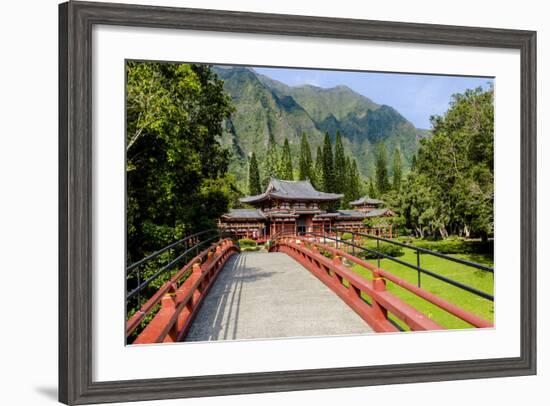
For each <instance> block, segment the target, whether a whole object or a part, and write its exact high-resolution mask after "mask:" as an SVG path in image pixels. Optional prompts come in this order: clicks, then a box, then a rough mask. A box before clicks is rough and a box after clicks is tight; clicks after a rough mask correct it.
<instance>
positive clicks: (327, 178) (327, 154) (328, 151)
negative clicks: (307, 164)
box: [323, 133, 335, 192]
mask: <svg viewBox="0 0 550 406" xmlns="http://www.w3.org/2000/svg"><path fill="white" fill-rule="evenodd" d="M334 183H335V182H334V161H333V158H332V145H331V143H330V138H329V136H328V133H325V140H324V143H323V191H324V192H334V189H335V188H334Z"/></svg>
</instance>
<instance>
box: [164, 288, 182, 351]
mask: <svg viewBox="0 0 550 406" xmlns="http://www.w3.org/2000/svg"><path fill="white" fill-rule="evenodd" d="M160 307H161V311H162V312H163V314H165V315H167V316H168V315H173V314H174V313H176V302H175V301H174V294H172V293H168V294H166V295H164V296H163V297H162V299H161V300H160ZM177 334H178V332H177V330H176V326H175V325H173V326H171V327H170V330H168V333H167V334H166V336H165V337H164V338H163V340H162V341H163V342H165V343H173V342H175V341H176V336H177Z"/></svg>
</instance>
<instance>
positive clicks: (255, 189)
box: [248, 152, 262, 196]
mask: <svg viewBox="0 0 550 406" xmlns="http://www.w3.org/2000/svg"><path fill="white" fill-rule="evenodd" d="M248 193H250V195H251V196H254V195H259V194H260V193H262V186H261V184H260V171H259V170H258V161H257V160H256V154H255V153H254V152H253V153H252V156H251V157H250V164H249V166H248Z"/></svg>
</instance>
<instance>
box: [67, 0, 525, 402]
mask: <svg viewBox="0 0 550 406" xmlns="http://www.w3.org/2000/svg"><path fill="white" fill-rule="evenodd" d="M59 32H60V35H59V40H60V46H59V79H60V80H59V103H60V105H59V202H60V203H59V219H60V220H59V221H60V224H59V240H60V245H59V246H60V254H59V264H60V266H59V287H60V289H59V291H60V293H59V294H60V298H59V313H60V323H59V354H60V355H59V400H60V401H61V402H63V403H66V404H85V403H101V402H120V401H137V400H151V399H167V398H184V397H197V396H219V395H229V394H245V393H258V392H273V391H290V390H306V389H317V388H338V387H352V386H366V385H380V384H395V383H411V382H426V381H441V380H456V379H472V378H487V377H503V376H517V375H530V374H535V373H536V341H535V339H536V306H535V304H536V296H535V292H536V289H535V288H536V285H535V284H536V266H535V264H536V258H535V247H536V226H535V224H536V223H535V218H536V204H535V202H536V189H535V184H536V182H535V179H536V162H535V157H536V150H535V144H536V143H535V141H536V71H535V67H536V51H535V50H536V33H535V32H532V31H518V30H507V29H493V28H477V27H456V26H443V25H428V24H411V23H400V22H383V21H367V20H353V19H336V18H320V17H309V16H294V15H277V14H259V13H243V12H232V11H217V10H200V9H183V8H167V7H148V6H135V5H122V4H112V3H86V2H72V1H70V2H68V3H63V4H61V5H60V6H59Z"/></svg>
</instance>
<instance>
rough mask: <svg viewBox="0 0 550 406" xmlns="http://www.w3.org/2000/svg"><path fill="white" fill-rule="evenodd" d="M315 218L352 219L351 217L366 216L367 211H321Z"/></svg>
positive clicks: (360, 217)
mask: <svg viewBox="0 0 550 406" xmlns="http://www.w3.org/2000/svg"><path fill="white" fill-rule="evenodd" d="M315 217H316V218H334V217H336V218H338V219H346V218H349V219H352V218H359V219H363V218H365V217H367V213H363V212H361V211H358V210H338V211H336V212H333V213H321V214H318V215H316V216H315Z"/></svg>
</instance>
